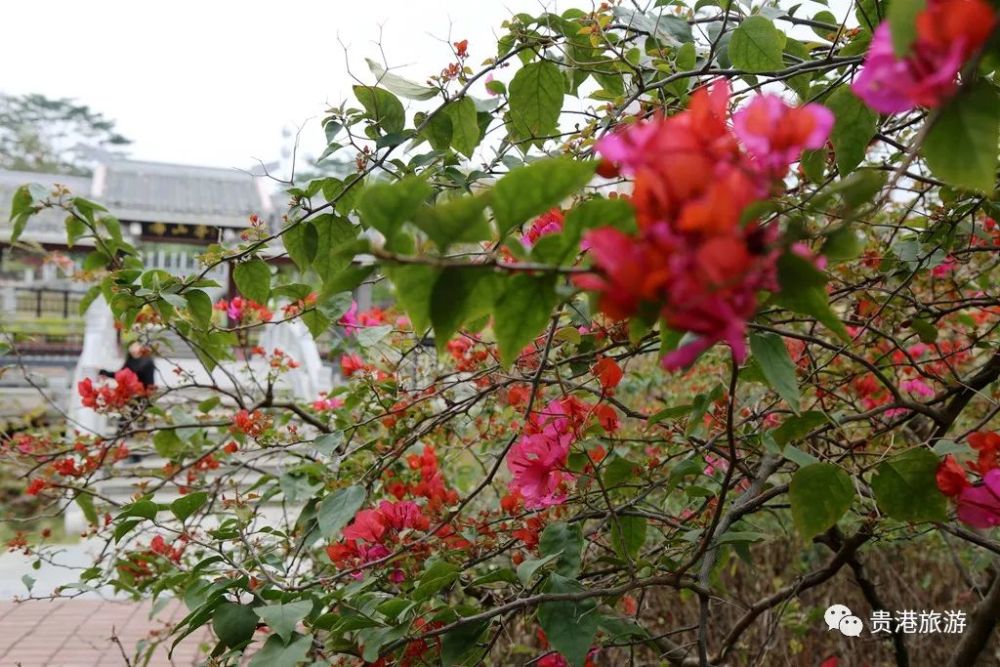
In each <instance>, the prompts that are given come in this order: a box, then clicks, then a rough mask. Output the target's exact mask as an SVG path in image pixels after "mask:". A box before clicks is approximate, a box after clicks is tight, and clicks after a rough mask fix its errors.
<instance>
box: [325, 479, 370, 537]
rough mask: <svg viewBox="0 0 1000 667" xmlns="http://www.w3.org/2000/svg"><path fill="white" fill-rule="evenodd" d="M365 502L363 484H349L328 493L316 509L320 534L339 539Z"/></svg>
mask: <svg viewBox="0 0 1000 667" xmlns="http://www.w3.org/2000/svg"><path fill="white" fill-rule="evenodd" d="M364 502H365V489H364V487H363V486H358V485H353V486H348V487H346V488H343V489H337V490H336V491H334V492H333V493H331V494H328V495H327V496H326V497H325V498H323V501H322V502H321V503H320V504H319V508H318V509H317V511H316V518H317V520H318V521H319V532H320V534H322V535H323V537H325V538H326V539H328V540H336V539H338V538H339V537H340V531H341V530H342V529H343V528H344V526H346V525H347V523H348V522H349V521H350V520H351V519H353V518H354V515H355V514H357V513H358V510H359V509H361V505H362V504H364Z"/></svg>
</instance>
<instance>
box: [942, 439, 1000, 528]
mask: <svg viewBox="0 0 1000 667" xmlns="http://www.w3.org/2000/svg"><path fill="white" fill-rule="evenodd" d="M969 445H970V446H971V447H972V449H975V450H976V451H977V453H978V457H977V459H976V461H975V462H973V463H972V464H970V465H969V468H970V470H972V471H973V472H976V473H979V475H980V476H981V477H982V482H981V483H975V484H974V483H972V482H970V481H969V478H968V473H967V472H966V471H965V470H964V469H963V468H962V467H961V466H960V465H959V464H958V462H957V461H956V460H955V458H954V457H953V456H946V457H945V459H944V461H942V462H941V465H940V466H938V470H937V476H936V479H937V486H938V488H939V489H940V490H941V493H944V494H945V495H947V496H952V497H955V498H956V501H957V505H958V519H959V521H961V522H963V523H965V524H968V525H970V526H973V527H974V528H993V527H995V526H1000V433H995V432H994V433H990V432H987V431H980V432H978V433H973V434H971V435H970V436H969Z"/></svg>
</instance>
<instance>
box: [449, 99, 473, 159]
mask: <svg viewBox="0 0 1000 667" xmlns="http://www.w3.org/2000/svg"><path fill="white" fill-rule="evenodd" d="M444 113H445V114H447V115H448V118H449V119H450V120H451V145H452V147H453V148H454V149H455V150H456V151H458V152H459V153H462V154H463V155H465V156H467V157H472V152H473V151H474V150H476V146H478V145H479V138H480V134H479V121H478V120H477V118H476V104H475V102H473V101H472V98H469V97H463V98H462V99H460V100H456V101H454V102H451V103H449V104H448V106H446V107H445V108H444Z"/></svg>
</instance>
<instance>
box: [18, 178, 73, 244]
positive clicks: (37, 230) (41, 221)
mask: <svg viewBox="0 0 1000 667" xmlns="http://www.w3.org/2000/svg"><path fill="white" fill-rule="evenodd" d="M26 183H38V184H40V185H43V186H45V187H47V188H51V187H52V186H53V185H55V184H57V183H58V184H60V185H64V186H66V187H67V188H69V189H70V191H71V192H73V193H75V194H79V195H81V196H84V197H89V196H90V178H89V177H87V176H64V175H60V174H40V173H35V172H30V171H4V170H3V169H0V241H6V240H7V239H8V238H9V237H10V229H9V225H10V202H11V199H12V198H13V197H14V192H15V191H16V190H17V189H18V188H19V187H21V186H22V185H24V184H26ZM65 220H66V214H65V213H60V212H59V211H54V210H47V211H42V212H41V213H39V214H38V215H37V216H35V217H33V218H32V219H31V222H29V223H28V230H27V233H26V234H25V237H26V238H31V239H33V240H35V241H38V242H40V243H65V241H66V227H65Z"/></svg>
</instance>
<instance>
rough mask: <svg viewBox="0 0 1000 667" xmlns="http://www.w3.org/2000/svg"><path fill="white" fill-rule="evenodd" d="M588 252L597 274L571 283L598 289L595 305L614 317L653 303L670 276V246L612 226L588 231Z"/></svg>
mask: <svg viewBox="0 0 1000 667" xmlns="http://www.w3.org/2000/svg"><path fill="white" fill-rule="evenodd" d="M586 238H587V242H588V243H589V244H590V253H591V255H592V256H593V258H594V264H595V265H596V266H597V267H599V268H600V269H601V271H600V273H590V274H584V275H579V276H575V277H574V280H573V282H574V283H575V284H576V285H577V286H578V287H581V288H583V289H585V290H590V291H593V292H598V293H599V297H598V307H599V308H600V309H601V311H602V312H604V313H605V314H607V315H608V316H609V317H612V318H614V319H616V320H621V319H625V318H626V317H629V316H630V315H633V314H634V313H635V312H636V311H637V310H638V309H639V306H640V305H641V304H642V303H646V302H650V303H652V302H656V301H657V300H658V299H659V297H660V295H661V294H662V293H663V290H664V288H665V286H666V284H667V281H668V280H669V278H670V273H669V268H668V266H667V264H668V258H669V252H670V251H671V250H672V249H671V248H660V247H658V246H657V245H656V244H655V243H642V242H640V241H638V240H636V239H635V238H633V237H631V236H629V235H628V234H625V233H624V232H622V231H621V230H618V229H614V228H612V227H604V228H601V229H595V230H593V231H591V232H588V233H587V236H586Z"/></svg>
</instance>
